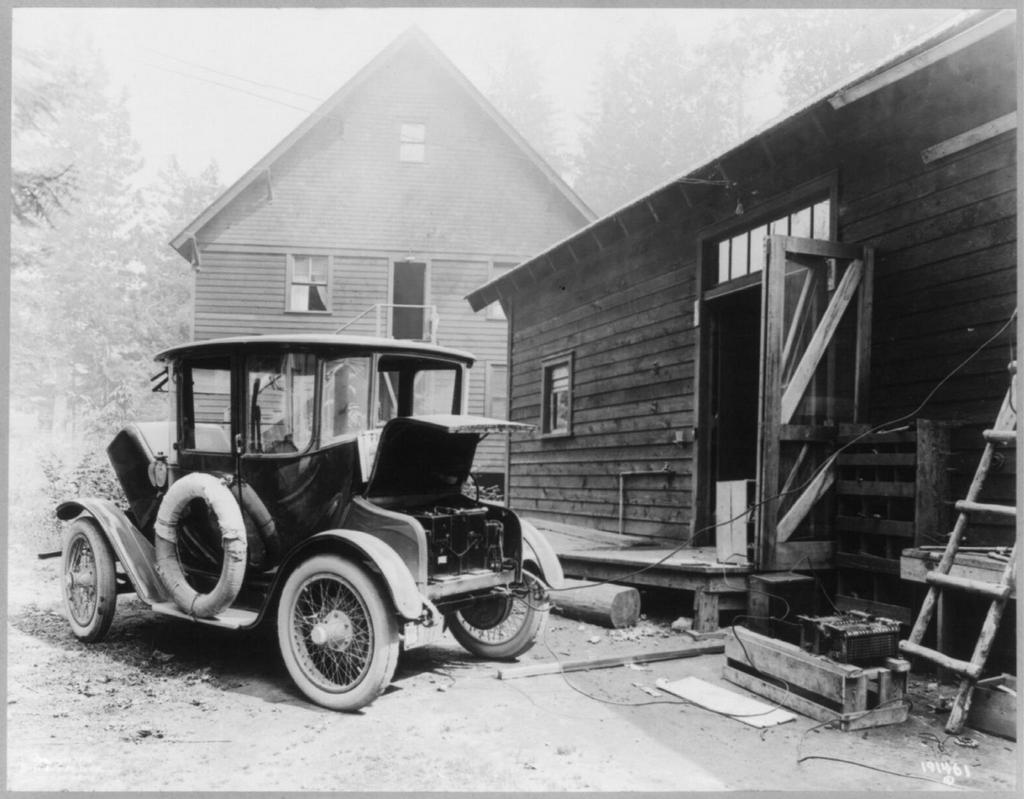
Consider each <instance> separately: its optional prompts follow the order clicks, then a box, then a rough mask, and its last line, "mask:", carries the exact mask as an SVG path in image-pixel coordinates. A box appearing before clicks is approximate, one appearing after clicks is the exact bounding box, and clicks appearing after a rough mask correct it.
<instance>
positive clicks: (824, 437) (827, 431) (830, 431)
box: [779, 424, 836, 444]
mask: <svg viewBox="0 0 1024 799" xmlns="http://www.w3.org/2000/svg"><path fill="white" fill-rule="evenodd" d="M835 438H836V428H835V427H833V426H825V425H806V424H784V425H780V426H779V440H780V441H816V442H820V443H827V444H830V443H832V442H833V441H835Z"/></svg>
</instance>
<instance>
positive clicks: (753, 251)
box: [717, 200, 832, 283]
mask: <svg viewBox="0 0 1024 799" xmlns="http://www.w3.org/2000/svg"><path fill="white" fill-rule="evenodd" d="M830 206H831V204H830V203H829V201H828V200H822V201H821V202H819V203H815V204H813V205H808V206H805V207H803V208H800V209H798V210H796V211H793V212H791V213H788V214H783V215H782V216H780V217H778V218H776V219H773V220H772V221H770V222H767V223H764V224H761V225H757V226H755V227H752V228H747V229H746V230H743V231H742V232H739V233H733V234H732V235H730V236H728V237H727V238H724V239H722V240H721V241H719V242H718V245H717V250H718V283H727V282H728V281H730V280H736V279H737V278H740V277H745V276H746V275H753V274H756V273H758V272H760V271H761V270H762V269H764V264H765V250H764V246H765V239H766V238H768V236H770V235H772V234H781V235H783V236H797V237H800V238H805V239H831V238H832V212H831V207H830Z"/></svg>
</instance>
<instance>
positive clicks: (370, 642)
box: [277, 555, 398, 710]
mask: <svg viewBox="0 0 1024 799" xmlns="http://www.w3.org/2000/svg"><path fill="white" fill-rule="evenodd" d="M277 638H278V645H279V646H280V648H281V656H282V658H283V659H284V662H285V666H287V668H288V672H289V674H291V676H292V679H293V680H294V681H295V684H296V685H297V686H298V687H299V689H300V690H301V691H302V692H303V693H304V694H305V695H306V696H307V697H309V698H310V699H311V700H312V701H314V702H316V703H317V704H318V705H322V706H324V707H327V708H330V709H331V710H358V709H359V708H361V707H364V706H365V705H368V704H369V703H370V702H372V701H373V700H374V699H376V698H377V697H378V696H379V695H380V694H381V692H382V691H383V690H384V689H385V688H386V687H387V685H388V683H389V682H391V678H392V676H393V675H394V673H395V666H396V665H397V663H398V622H397V620H396V618H395V614H394V613H393V612H392V610H391V608H389V607H388V605H387V604H386V602H385V599H384V597H383V596H382V595H381V592H380V590H379V589H378V588H377V586H376V585H375V584H374V582H373V581H372V580H371V579H370V577H369V576H368V575H367V574H366V572H365V571H363V569H361V568H360V567H359V566H357V565H356V564H354V563H352V562H350V561H347V560H344V559H342V558H340V557H338V556H336V555H319V556H317V557H314V558H310V559H309V560H307V561H305V562H304V563H302V564H300V565H299V566H298V568H296V569H295V571H293V572H292V573H291V575H290V576H289V577H288V580H287V581H286V582H285V585H284V588H283V589H282V591H281V601H280V603H279V604H278V609H277Z"/></svg>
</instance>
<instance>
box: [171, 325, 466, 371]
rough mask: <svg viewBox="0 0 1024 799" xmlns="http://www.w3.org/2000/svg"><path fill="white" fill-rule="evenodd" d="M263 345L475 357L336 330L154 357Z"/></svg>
mask: <svg viewBox="0 0 1024 799" xmlns="http://www.w3.org/2000/svg"><path fill="white" fill-rule="evenodd" d="M263 347H267V348H272V349H277V348H291V347H297V348H300V349H305V348H310V349H333V348H349V349H363V350H371V351H372V352H380V353H387V354H396V355H425V356H435V357H440V358H445V359H448V360H457V361H462V362H463V363H465V364H467V365H471V364H472V363H473V361H474V360H475V357H474V356H473V354H472V353H469V352H466V351H465V350H456V349H451V348H449V347H441V346H439V345H437V344H428V343H425V342H421V341H412V340H407V339H393V338H379V337H375V336H355V335H339V334H336V333H274V334H270V335H259V336H230V337H226V338H211V339H205V340H203V341H190V342H187V343H184V344H178V345H176V346H174V347H168V348H167V349H165V350H161V351H160V352H158V353H157V354H156V355H155V356H154V360H157V361H166V360H169V359H171V358H174V357H180V356H182V355H186V354H187V355H193V354H200V353H203V352H206V351H208V350H225V349H261V348H263Z"/></svg>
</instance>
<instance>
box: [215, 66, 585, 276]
mask: <svg viewBox="0 0 1024 799" xmlns="http://www.w3.org/2000/svg"><path fill="white" fill-rule="evenodd" d="M403 123H420V124H424V125H425V126H426V159H425V161H424V162H423V163H403V162H400V161H399V158H398V154H399V135H400V129H401V125H402V124H403ZM385 210H386V212H383V211H385ZM584 221H585V219H584V218H583V216H582V215H581V214H580V213H579V212H578V211H577V210H576V209H575V208H574V207H573V206H572V205H571V204H570V203H569V201H568V200H567V199H566V198H565V197H564V196H563V195H562V194H561V193H560V192H559V191H558V190H557V189H556V188H555V187H554V186H553V185H552V184H551V183H550V182H549V181H548V179H547V178H546V177H545V176H544V175H543V174H542V173H541V172H540V171H539V170H538V169H536V168H535V167H534V166H533V165H532V164H531V163H530V162H529V159H528V158H527V156H526V154H525V153H524V151H523V150H522V149H521V148H519V146H518V145H516V144H515V143H514V142H513V141H512V140H511V139H509V138H508V137H507V136H506V135H504V133H503V132H502V131H501V130H500V129H499V128H498V127H497V125H496V124H495V123H494V121H493V120H491V119H489V118H488V117H487V116H486V115H485V114H483V113H482V112H481V110H480V108H479V107H478V106H477V105H476V104H475V102H474V101H473V100H472V99H471V98H470V97H469V96H468V95H467V94H466V92H465V90H464V89H463V88H462V87H460V86H459V85H457V84H456V83H455V81H454V80H453V79H452V77H451V76H450V75H448V74H447V73H446V72H445V70H444V69H443V68H442V67H441V66H440V65H439V64H438V63H437V62H436V60H435V59H434V58H433V57H432V56H430V55H429V54H427V53H426V52H423V51H420V50H417V49H416V48H409V49H407V50H406V51H405V52H403V53H401V54H400V55H399V56H398V57H396V58H394V59H393V60H392V61H391V62H390V63H389V64H387V65H386V66H385V67H384V68H382V69H379V70H377V72H376V73H375V74H374V76H373V77H372V79H371V80H369V81H367V82H365V83H364V84H363V85H361V86H359V87H357V88H356V89H355V90H354V91H353V92H352V94H351V95H350V96H349V97H348V99H347V100H346V102H345V103H344V106H343V107H342V108H340V109H338V110H336V111H335V112H334V113H332V114H331V115H330V116H328V117H327V118H325V119H323V120H322V121H321V122H320V123H319V124H317V125H316V126H314V127H313V128H312V129H311V130H310V131H309V132H308V133H307V134H306V135H305V136H304V137H303V138H302V139H301V140H299V141H298V142H296V143H295V144H294V145H293V146H292V147H291V148H290V149H289V150H288V151H287V152H286V153H285V154H284V155H283V156H282V157H280V158H279V159H278V160H277V161H276V162H275V163H274V164H273V165H272V168H271V170H270V173H269V176H268V177H267V178H265V179H261V180H257V181H256V182H255V183H253V184H252V186H250V187H249V189H248V190H247V191H246V192H245V193H244V194H243V196H241V197H239V198H238V199H237V200H236V201H235V202H234V203H232V204H231V205H230V206H229V207H228V208H227V209H225V210H224V211H223V212H222V213H220V214H219V215H217V217H216V218H215V219H213V220H211V222H210V223H209V224H208V225H207V226H206V227H205V228H204V229H203V230H201V231H200V234H199V237H198V238H199V241H200V244H201V245H213V244H224V243H239V244H253V243H258V244H266V245H271V246H279V245H286V246H287V245H307V244H309V243H310V242H317V243H319V244H322V245H324V246H330V247H358V248H362V249H367V250H378V249H383V250H392V251H406V250H411V251H413V252H414V253H415V254H416V255H418V256H419V255H422V252H441V251H445V250H447V251H457V252H481V253H490V252H498V253H505V254H506V255H508V254H524V255H525V254H530V253H533V252H536V251H537V250H538V249H540V248H541V247H543V246H546V245H549V244H551V243H553V242H554V241H557V240H558V239H559V238H561V237H563V236H565V235H566V233H568V232H570V231H572V230H574V229H575V228H576V227H578V226H579V225H580V224H582V223H583V222H584Z"/></svg>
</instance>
